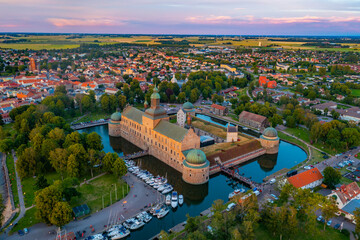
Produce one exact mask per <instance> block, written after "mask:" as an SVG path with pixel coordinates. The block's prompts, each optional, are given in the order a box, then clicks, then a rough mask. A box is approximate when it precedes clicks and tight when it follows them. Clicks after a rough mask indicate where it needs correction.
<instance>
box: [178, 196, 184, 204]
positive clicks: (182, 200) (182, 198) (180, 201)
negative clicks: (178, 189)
mask: <svg viewBox="0 0 360 240" xmlns="http://www.w3.org/2000/svg"><path fill="white" fill-rule="evenodd" d="M183 203H184V196H183V195H181V194H180V195H179V205H183Z"/></svg>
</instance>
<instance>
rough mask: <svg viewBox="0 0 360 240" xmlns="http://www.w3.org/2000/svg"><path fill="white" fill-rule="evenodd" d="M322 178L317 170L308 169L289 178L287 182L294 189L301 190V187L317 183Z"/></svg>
mask: <svg viewBox="0 0 360 240" xmlns="http://www.w3.org/2000/svg"><path fill="white" fill-rule="evenodd" d="M322 178H323V175H322V174H321V172H320V171H319V169H317V168H313V169H309V170H307V171H305V172H302V173H299V174H296V175H295V176H292V177H289V178H288V181H289V183H290V184H291V185H293V186H294V187H296V188H301V187H303V186H306V185H309V184H310V183H313V182H315V181H318V180H320V179H322Z"/></svg>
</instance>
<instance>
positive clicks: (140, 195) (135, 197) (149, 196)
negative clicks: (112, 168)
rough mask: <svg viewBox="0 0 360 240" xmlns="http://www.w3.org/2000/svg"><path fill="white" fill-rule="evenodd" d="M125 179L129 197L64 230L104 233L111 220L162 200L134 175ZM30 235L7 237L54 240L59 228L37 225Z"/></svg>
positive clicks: (71, 223) (134, 212) (71, 224)
mask: <svg viewBox="0 0 360 240" xmlns="http://www.w3.org/2000/svg"><path fill="white" fill-rule="evenodd" d="M123 179H124V180H125V181H126V182H127V183H128V184H129V185H130V186H131V188H130V192H129V193H128V195H127V196H126V197H125V198H124V199H122V200H120V201H118V202H116V203H114V204H113V205H110V206H109V207H106V208H104V209H103V210H101V211H98V212H96V213H92V214H91V215H90V216H88V217H85V218H83V219H81V220H77V221H72V222H70V223H69V224H67V225H66V226H65V227H64V228H65V229H66V231H67V232H74V233H76V232H77V231H81V232H82V231H84V230H85V231H86V234H85V237H86V236H89V235H90V234H93V233H90V228H89V227H90V225H93V227H94V228H95V232H102V231H103V230H104V228H105V227H104V225H107V224H108V222H109V220H110V221H111V220H114V218H115V217H116V219H118V220H119V218H120V220H119V221H124V220H125V219H128V218H130V217H133V216H134V215H136V214H137V213H139V212H140V211H142V209H144V207H146V206H149V205H150V204H152V203H156V202H157V201H158V200H159V199H160V195H161V194H160V193H159V192H157V191H156V190H154V189H153V188H152V187H150V186H148V185H146V184H145V183H144V182H143V181H141V180H140V179H138V178H137V177H135V176H134V175H132V174H130V173H127V174H126V176H124V177H123ZM29 230H30V231H29V233H28V234H27V235H26V238H24V237H25V236H22V237H21V236H19V235H18V234H14V235H12V236H7V237H6V239H7V240H17V239H19V240H24V239H32V240H53V239H55V237H56V235H55V234H49V232H54V233H55V232H56V230H57V228H56V227H55V226H47V225H46V224H44V223H40V224H36V225H34V226H32V227H31V228H29Z"/></svg>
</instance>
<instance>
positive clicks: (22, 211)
mask: <svg viewBox="0 0 360 240" xmlns="http://www.w3.org/2000/svg"><path fill="white" fill-rule="evenodd" d="M12 156H13V159H14V164H15V166H16V161H17V157H16V155H15V151H14V150H12ZM15 175H16V182H17V190H18V195H19V204H20V213H19V216H18V217H17V218H16V219H15V220H14V222H13V224H12V225H11V226H9V228H8V230H7V231H8V232H9V231H10V230H11V228H13V226H14V225H15V224H16V223H18V222H19V220H20V219H21V218H22V217H24V215H25V212H26V209H25V202H24V194H23V191H22V186H21V179H20V177H19V174H18V172H17V170H16V167H15Z"/></svg>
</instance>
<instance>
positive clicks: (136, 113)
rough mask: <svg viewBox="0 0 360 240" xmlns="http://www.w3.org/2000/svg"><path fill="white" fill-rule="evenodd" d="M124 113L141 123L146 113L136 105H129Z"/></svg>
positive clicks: (125, 115)
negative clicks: (135, 106)
mask: <svg viewBox="0 0 360 240" xmlns="http://www.w3.org/2000/svg"><path fill="white" fill-rule="evenodd" d="M122 115H123V116H124V117H127V118H129V119H131V120H133V121H135V122H137V123H139V124H142V117H143V115H144V112H143V111H140V110H139V109H137V108H134V107H127V108H125V109H124V111H123V113H122Z"/></svg>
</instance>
